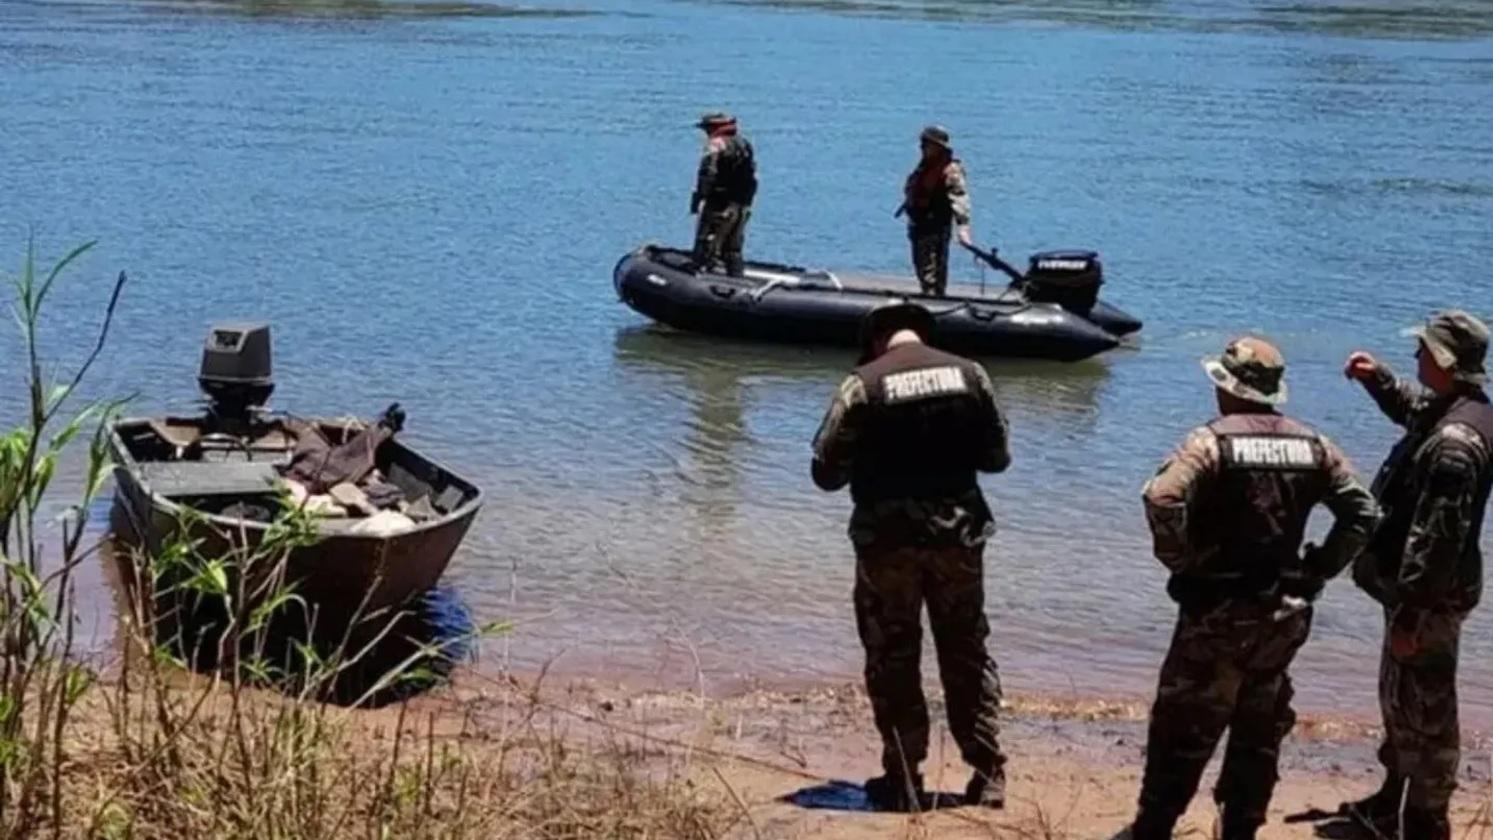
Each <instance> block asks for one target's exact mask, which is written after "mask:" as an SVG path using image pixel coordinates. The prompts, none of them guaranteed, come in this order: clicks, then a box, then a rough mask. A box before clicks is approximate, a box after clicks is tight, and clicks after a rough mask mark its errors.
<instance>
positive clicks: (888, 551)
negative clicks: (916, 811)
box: [854, 543, 1006, 774]
mask: <svg viewBox="0 0 1493 840" xmlns="http://www.w3.org/2000/svg"><path fill="white" fill-rule="evenodd" d="M983 552H984V545H983V544H981V545H976V546H964V545H953V546H936V547H930V546H927V545H923V546H917V545H911V546H910V545H905V544H904V545H897V544H891V545H888V544H885V543H880V544H877V543H872V544H858V545H857V546H856V579H855V594H854V597H855V617H856V625H857V627H858V629H859V630H860V637H861V643H862V644H863V645H864V646H865V648H866V692H867V693H868V694H869V695H870V697H871V710H872V712H873V714H874V716H875V718H876V729H877V730H878V731H879V732H880V733H881V741H882V758H881V763H882V767H883V768H884V769H885V770H886V771H887V772H888V773H893V774H895V773H901V772H904V771H909V772H916V771H917V767H918V765H919V764H921V763H922V762H923V760H924V759H926V758H927V757H928V707H927V705H926V702H925V701H924V698H923V687H922V674H921V670H920V667H921V666H920V660H921V659H922V653H923V632H922V611H923V605H924V604H925V603H926V604H927V606H928V624H929V626H930V627H931V628H932V630H933V643H934V648H935V650H936V651H937V653H938V673H939V677H940V679H941V680H942V682H943V688H944V702H945V705H946V707H947V712H948V718H949V732H950V734H952V735H953V736H954V741H955V743H956V744H958V745H959V752H960V754H961V755H962V756H963V757H964V760H965V761H966V762H968V763H969V764H970V766H972V767H974V768H975V769H976V770H977V771H980V772H983V773H987V774H989V773H994V772H995V771H996V770H997V769H999V768H1000V767H1002V766H1003V765H1004V764H1005V761H1006V758H1005V756H1004V755H1003V754H1002V753H1001V749H1000V744H999V742H998V740H997V736H998V735H999V733H1000V727H999V725H998V724H997V722H996V714H997V711H998V709H999V708H1000V699H1001V687H1000V679H999V677H998V676H997V674H996V668H995V660H993V659H992V658H991V657H990V654H989V653H988V652H987V651H986V649H985V638H986V636H988V635H989V634H990V625H989V623H988V622H987V621H986V619H985V575H984V563H983V561H982V558H981V555H982V554H983Z"/></svg>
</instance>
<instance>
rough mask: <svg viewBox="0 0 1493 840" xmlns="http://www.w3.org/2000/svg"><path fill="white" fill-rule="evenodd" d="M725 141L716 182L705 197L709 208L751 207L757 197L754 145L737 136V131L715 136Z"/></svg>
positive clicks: (733, 130)
mask: <svg viewBox="0 0 1493 840" xmlns="http://www.w3.org/2000/svg"><path fill="white" fill-rule="evenodd" d="M711 139H712V140H717V139H719V140H722V141H723V143H722V145H721V149H720V151H718V152H716V154H717V155H719V157H718V159H717V161H716V171H715V179H714V180H712V181H711V182H710V185H709V189H708V191H707V192H706V193H705V195H704V196H703V198H704V199H705V201H706V202H707V203H708V204H711V205H715V206H721V205H725V204H748V205H749V204H751V203H752V199H754V198H756V197H757V162H756V158H755V156H754V153H753V151H752V144H751V143H749V142H747V139H746V138H745V137H742V136H740V135H739V134H737V133H736V129H735V128H734V127H732V128H730V129H729V130H725V131H721V132H719V133H717V134H715V135H712V138H711Z"/></svg>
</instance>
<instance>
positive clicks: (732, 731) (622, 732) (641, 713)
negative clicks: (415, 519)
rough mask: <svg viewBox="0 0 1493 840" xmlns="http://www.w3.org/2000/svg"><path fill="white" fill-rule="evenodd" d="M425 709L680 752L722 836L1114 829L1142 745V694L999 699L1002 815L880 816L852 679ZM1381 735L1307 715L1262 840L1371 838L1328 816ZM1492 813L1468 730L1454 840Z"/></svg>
mask: <svg viewBox="0 0 1493 840" xmlns="http://www.w3.org/2000/svg"><path fill="white" fill-rule="evenodd" d="M420 702H421V703H422V704H434V705H437V706H439V705H441V704H445V703H450V702H456V703H459V704H460V705H461V706H462V708H463V709H464V711H465V712H466V713H470V714H472V715H473V716H474V718H475V719H476V720H477V721H479V722H485V723H487V724H488V725H491V726H493V727H498V726H499V725H500V724H501V723H502V721H503V719H504V718H505V716H512V715H516V714H520V713H523V712H522V710H523V709H524V708H529V709H532V708H533V707H534V705H536V704H537V706H538V707H539V708H540V709H541V712H542V714H543V715H545V716H547V717H548V718H549V719H550V720H551V722H552V724H553V725H554V726H556V727H558V728H559V729H560V730H561V731H563V732H564V733H565V737H567V738H571V739H576V740H578V741H579V740H585V741H587V742H594V740H595V739H597V738H599V737H603V736H605V737H612V738H616V737H621V738H623V739H632V740H634V741H635V742H636V743H638V744H641V745H644V746H645V747H646V748H645V749H642V750H639V752H638V754H639V755H640V756H644V757H645V758H640V759H639V764H640V766H651V765H656V766H659V767H662V766H664V765H665V764H666V763H669V762H678V761H680V760H683V762H684V764H685V766H687V767H689V768H690V769H689V772H690V773H691V774H692V777H693V778H695V780H696V783H697V784H699V785H703V786H709V787H712V788H714V789H717V790H723V791H724V792H725V794H726V795H727V797H728V801H729V802H731V803H732V805H733V806H734V808H735V810H736V812H737V816H738V819H737V821H736V823H735V824H734V825H733V827H732V829H731V830H730V832H728V833H727V835H726V836H728V837H733V838H848V839H850V840H858V838H882V837H939V838H944V837H949V838H966V837H967V838H987V837H1034V838H1043V837H1074V838H1104V837H1109V836H1111V835H1112V834H1114V833H1115V832H1116V831H1118V830H1119V829H1121V828H1122V827H1123V826H1124V825H1125V824H1126V823H1127V821H1128V820H1129V818H1130V817H1131V816H1132V815H1133V807H1134V802H1135V797H1136V794H1137V793H1138V790H1139V784H1140V773H1141V768H1142V763H1143V758H1144V747H1145V714H1146V708H1145V704H1144V703H1142V702H1135V701H1104V700H1099V699H1090V700H1078V699H1074V698H1042V697H1030V696H1027V697H1008V698H1007V700H1006V703H1005V708H1004V715H1003V733H1002V741H1003V744H1004V746H1005V749H1006V751H1007V753H1008V754H1009V756H1010V764H1009V765H1008V771H1009V774H1010V776H1009V778H1010V787H1009V790H1008V797H1009V799H1008V805H1007V808H1006V809H1005V810H1004V811H1000V812H996V811H989V810H984V809H975V808H967V807H945V808H939V809H937V810H934V811H931V812H927V813H922V814H912V815H908V814H884V813H873V812H870V811H868V810H866V806H865V802H864V797H863V795H862V794H861V793H860V791H859V788H858V787H857V785H858V783H859V782H861V781H863V780H864V779H865V778H866V777H868V776H871V775H875V774H876V773H877V772H878V771H879V752H880V745H879V742H878V740H877V738H876V735H875V731H874V729H873V728H872V725H871V714H870V708H869V705H868V704H867V702H866V699H865V697H864V695H863V693H862V692H861V691H860V690H859V688H858V687H856V686H853V685H824V686H821V687H819V688H817V689H813V690H805V691H796V692H791V693H784V692H768V691H754V692H747V693H742V694H738V695H735V696H732V697H726V698H718V699H711V698H706V697H702V696H701V695H698V694H692V693H687V692H652V691H639V690H637V689H634V688H628V687H626V686H623V685H617V684H607V683H600V682H595V681H584V680H572V681H569V682H565V683H563V684H562V683H560V682H559V681H558V680H555V681H549V680H536V679H535V678H534V677H532V676H531V677H515V676H505V677H498V678H494V677H488V676H483V675H480V674H478V673H474V672H469V673H466V674H463V675H461V676H460V677H458V680H457V683H456V685H455V686H454V688H453V690H452V691H451V692H449V693H447V694H445V695H443V696H439V697H430V698H425V699H424V700H422V701H420ZM930 707H931V708H930V713H931V714H932V716H933V719H934V721H935V735H936V740H935V743H934V746H933V749H932V758H931V760H930V762H929V763H928V765H926V766H925V768H924V769H925V775H926V779H927V785H928V788H929V789H930V790H932V791H938V792H941V793H946V794H949V795H950V796H951V797H952V796H953V795H955V794H957V793H958V792H960V791H962V790H963V787H964V783H965V781H966V779H967V771H966V770H965V769H964V768H963V766H962V765H961V764H960V763H959V761H958V757H957V756H958V753H957V751H956V750H955V748H954V745H953V743H952V741H951V740H950V739H949V738H948V737H947V733H946V732H944V731H943V727H942V726H941V725H940V723H939V721H938V719H939V717H940V716H941V715H942V707H941V705H940V704H939V703H938V700H937V696H936V694H930ZM1376 743H1377V732H1376V727H1374V726H1373V725H1371V724H1368V723H1366V722H1363V721H1356V720H1344V719H1339V718H1325V717H1313V716H1303V718H1302V720H1301V721H1300V723H1298V725H1297V727H1296V730H1295V731H1294V732H1293V733H1292V735H1291V736H1290V738H1289V739H1288V740H1287V742H1286V744H1285V747H1284V749H1283V753H1282V764H1281V777H1282V778H1281V783H1280V785H1279V787H1278V788H1277V791H1276V796H1275V800H1274V802H1273V803H1272V807H1271V814H1270V822H1269V823H1268V824H1267V826H1266V827H1265V829H1264V830H1263V831H1262V832H1261V834H1260V836H1261V837H1263V838H1277V837H1279V838H1287V837H1301V838H1305V837H1348V838H1351V837H1369V836H1371V835H1368V834H1365V833H1362V832H1360V831H1358V830H1357V829H1355V828H1353V827H1351V826H1349V825H1347V824H1346V823H1344V822H1343V821H1341V820H1335V819H1330V818H1325V817H1326V816H1327V813H1328V812H1333V811H1335V810H1336V809H1337V807H1338V804H1339V803H1340V802H1342V801H1343V800H1345V799H1349V798H1357V797H1358V796H1362V795H1364V794H1366V793H1367V792H1369V791H1371V790H1372V789H1374V788H1376V787H1377V785H1378V783H1379V769H1378V765H1377V763H1376V762H1375V760H1374V748H1375V745H1376ZM670 766H677V764H673V765H670ZM1216 773H1217V760H1216V757H1215V761H1214V763H1213V764H1212V765H1210V767H1209V771H1208V773H1207V775H1206V776H1205V777H1204V781H1203V787H1202V789H1201V791H1200V793H1199V795H1198V796H1197V797H1196V798H1195V800H1194V802H1193V806H1192V808H1191V810H1190V811H1189V812H1188V814H1187V816H1186V818H1185V819H1184V822H1183V824H1181V825H1180V826H1179V828H1178V836H1192V837H1210V836H1214V826H1213V820H1214V816H1215V811H1214V808H1213V806H1212V803H1211V796H1210V795H1209V793H1208V792H1209V791H1211V786H1212V783H1213V780H1214V778H1215V777H1216ZM1490 813H1493V783H1490V753H1489V741H1488V740H1487V738H1486V737H1485V736H1484V735H1483V734H1482V733H1478V732H1472V731H1465V730H1464V759H1463V767H1462V780H1461V790H1460V791H1459V793H1458V795H1457V799H1456V801H1455V807H1454V815H1455V825H1456V830H1455V832H1454V834H1453V836H1454V837H1458V838H1463V837H1473V838H1480V837H1484V836H1490V835H1493V822H1490ZM1308 817H1315V818H1314V819H1308Z"/></svg>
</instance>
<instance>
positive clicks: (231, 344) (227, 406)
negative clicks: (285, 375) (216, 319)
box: [197, 323, 275, 433]
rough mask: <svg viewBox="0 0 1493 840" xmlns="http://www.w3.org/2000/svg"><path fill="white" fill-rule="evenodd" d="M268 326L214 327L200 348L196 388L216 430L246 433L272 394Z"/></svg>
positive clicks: (239, 325) (273, 388)
mask: <svg viewBox="0 0 1493 840" xmlns="http://www.w3.org/2000/svg"><path fill="white" fill-rule="evenodd" d="M270 373H271V371H270V326H269V324H258V323H240V324H214V325H213V326H212V327H211V328H210V329H209V330H208V333H207V343H206V344H205V345H204V346H203V348H202V366H201V367H200V369H199V370H198V372H197V384H198V385H199V386H200V387H201V388H202V392H203V393H204V394H206V395H207V399H208V413H209V415H210V416H211V417H212V419H213V420H214V421H215V425H216V426H217V427H218V428H219V430H221V431H224V432H229V433H242V432H244V431H246V430H247V429H248V428H249V427H250V426H251V425H253V421H254V419H255V415H257V414H258V413H260V412H262V411H263V410H264V405H265V403H267V402H268V401H269V398H270V394H271V393H273V392H274V390H275V382H274V379H273V378H272V377H271V375H270Z"/></svg>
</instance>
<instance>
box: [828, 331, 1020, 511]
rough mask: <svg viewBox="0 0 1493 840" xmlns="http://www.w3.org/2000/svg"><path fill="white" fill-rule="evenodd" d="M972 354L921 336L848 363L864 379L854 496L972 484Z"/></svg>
mask: <svg viewBox="0 0 1493 840" xmlns="http://www.w3.org/2000/svg"><path fill="white" fill-rule="evenodd" d="M974 364H975V363H974V362H971V361H969V360H967V359H962V358H960V357H958V356H955V355H952V354H949V353H945V352H943V351H941V350H935V349H934V348H932V347H928V346H926V345H923V344H904V345H899V346H897V347H893V348H892V349H890V350H888V351H887V352H885V353H883V354H881V356H879V357H878V358H876V359H875V360H873V361H872V362H870V363H869V364H866V365H862V366H861V367H859V368H857V369H856V375H857V376H859V377H860V379H861V381H862V382H863V383H865V386H866V399H867V406H866V409H865V416H864V422H863V423H862V424H861V425H860V434H861V439H860V441H859V443H858V445H857V447H856V456H855V464H854V467H853V469H852V472H851V478H850V495H851V498H853V499H854V500H855V502H856V504H872V503H875V502H878V501H884V500H888V499H947V498H954V497H958V496H962V495H964V494H967V493H969V492H971V491H978V490H979V484H978V483H977V482H976V480H975V465H976V463H977V459H978V452H979V446H980V443H981V441H982V440H983V439H984V431H985V426H987V425H988V424H989V423H991V422H993V419H992V418H990V417H989V415H988V412H987V411H986V409H985V407H984V404H983V403H982V401H981V398H980V391H979V380H978V379H977V378H976V374H975V372H974V367H973V366H974Z"/></svg>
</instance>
